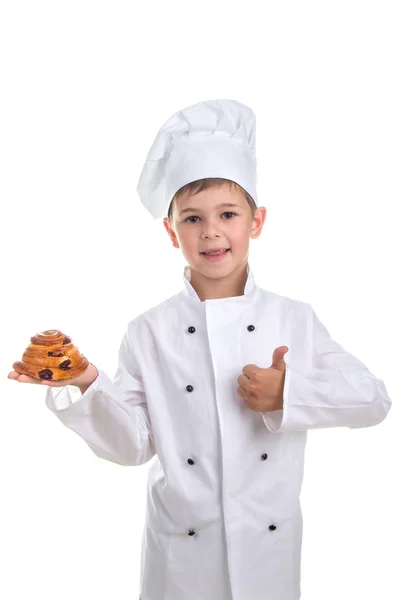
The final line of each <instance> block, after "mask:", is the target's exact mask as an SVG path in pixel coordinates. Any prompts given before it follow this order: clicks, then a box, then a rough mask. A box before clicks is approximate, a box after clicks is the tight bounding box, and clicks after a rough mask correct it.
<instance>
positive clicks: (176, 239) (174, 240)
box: [163, 217, 180, 248]
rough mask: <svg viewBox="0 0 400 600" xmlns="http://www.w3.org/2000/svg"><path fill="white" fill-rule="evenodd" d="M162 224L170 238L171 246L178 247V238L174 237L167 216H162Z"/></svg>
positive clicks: (174, 234)
mask: <svg viewBox="0 0 400 600" xmlns="http://www.w3.org/2000/svg"><path fill="white" fill-rule="evenodd" d="M163 225H164V227H165V229H166V230H167V232H168V235H169V237H170V238H171V241H172V245H173V247H174V248H180V246H179V242H178V238H177V237H176V233H175V231H174V230H173V229H172V226H171V224H170V222H169V219H168V217H164V219H163Z"/></svg>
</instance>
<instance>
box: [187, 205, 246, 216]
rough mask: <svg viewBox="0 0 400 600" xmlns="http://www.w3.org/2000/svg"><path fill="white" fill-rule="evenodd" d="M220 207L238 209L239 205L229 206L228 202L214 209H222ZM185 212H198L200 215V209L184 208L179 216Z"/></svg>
mask: <svg viewBox="0 0 400 600" xmlns="http://www.w3.org/2000/svg"><path fill="white" fill-rule="evenodd" d="M222 207H228V208H233V207H236V208H240V206H239V204H231V203H230V202H224V203H223V204H218V206H217V207H216V208H222ZM187 212H198V213H201V208H184V209H183V210H181V211H180V213H179V216H181V215H183V213H187Z"/></svg>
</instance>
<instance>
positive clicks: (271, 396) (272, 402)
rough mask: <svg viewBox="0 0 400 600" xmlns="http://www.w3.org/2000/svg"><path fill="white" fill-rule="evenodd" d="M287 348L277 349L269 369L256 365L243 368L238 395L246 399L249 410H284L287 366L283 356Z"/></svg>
mask: <svg viewBox="0 0 400 600" xmlns="http://www.w3.org/2000/svg"><path fill="white" fill-rule="evenodd" d="M288 350H289V348H288V347H287V346H279V347H278V348H275V350H274V352H273V354H272V364H271V366H270V367H268V368H267V369H261V368H260V367H257V366H256V365H246V366H245V367H243V375H240V376H239V377H238V383H239V386H240V387H238V389H237V393H238V394H239V396H241V397H242V398H243V399H244V402H245V404H246V406H247V407H248V408H250V409H251V410H255V411H260V412H264V411H273V410H282V409H283V386H284V382H285V373H286V364H285V359H284V358H283V356H284V355H285V354H286V352H288Z"/></svg>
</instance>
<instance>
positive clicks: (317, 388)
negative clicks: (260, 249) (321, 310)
mask: <svg viewBox="0 0 400 600" xmlns="http://www.w3.org/2000/svg"><path fill="white" fill-rule="evenodd" d="M183 281H184V287H183V289H182V291H181V292H180V293H178V294H177V295H174V296H173V297H171V298H169V299H167V300H166V301H164V302H162V303H161V304H159V305H157V306H155V307H153V308H151V309H150V310H148V311H146V312H144V313H142V314H141V315H139V316H138V317H136V318H135V319H133V320H132V321H131V322H129V324H128V326H127V328H126V331H125V332H124V336H123V339H122V342H121V345H120V349H119V362H118V368H117V372H116V375H115V377H114V379H113V380H111V379H110V378H109V377H108V375H107V374H106V373H105V372H104V371H102V370H99V375H98V378H97V379H96V380H95V381H94V382H93V384H92V385H91V386H90V387H89V388H88V390H87V391H86V392H85V393H84V394H83V395H81V396H79V398H78V399H76V400H74V398H73V393H72V389H71V386H68V385H67V386H64V387H61V388H51V387H49V388H48V389H47V392H46V404H47V406H48V408H49V409H50V410H51V411H53V412H54V413H55V415H56V416H57V417H58V419H59V420H60V421H61V422H62V423H63V424H64V425H66V426H67V427H69V428H70V429H71V430H73V431H75V432H76V433H77V434H78V435H79V436H80V437H81V438H83V440H84V441H85V442H86V443H87V444H88V446H89V447H90V448H91V450H92V451H93V452H94V453H95V454H96V455H97V456H99V457H100V458H103V459H106V460H109V461H112V462H114V463H118V464H121V465H127V466H129V465H131V466H135V465H142V464H144V463H146V462H148V461H149V460H150V459H151V458H153V457H155V460H154V462H153V464H152V465H151V467H150V468H149V472H148V486H147V508H146V518H145V525H144V529H143V535H142V558H141V574H140V592H139V595H140V598H141V600H298V599H299V598H300V595H301V586H300V572H301V544H302V529H303V521H302V511H301V507H300V501H299V497H300V491H301V486H302V480H303V467H304V452H305V444H306V437H307V431H308V430H309V429H318V428H323V427H350V428H358V427H370V426H373V425H376V424H378V423H380V422H381V421H382V420H383V419H384V418H385V417H386V415H387V413H388V412H389V409H390V406H391V399H390V398H389V397H388V394H387V391H386V388H385V385H384V383H383V382H382V381H381V380H379V379H377V378H376V377H375V376H374V375H373V374H372V373H371V372H370V371H369V370H368V369H367V367H366V366H365V365H364V364H363V363H362V362H360V361H359V360H358V359H357V358H355V357H354V356H352V355H351V354H350V353H349V352H347V351H346V350H344V349H343V348H342V347H341V346H340V345H339V344H338V343H337V342H335V341H333V339H332V338H331V337H330V335H329V333H328V331H327V329H326V328H325V327H324V325H323V324H322V323H321V322H320V320H319V319H318V318H317V316H316V314H315V312H314V310H313V309H312V307H311V305H310V304H308V303H305V302H302V301H297V300H293V299H290V298H287V297H285V296H281V295H278V294H275V293H273V292H271V291H267V290H265V289H262V288H260V287H259V286H257V285H256V283H255V279H254V276H253V273H252V271H251V269H250V267H249V266H248V267H247V281H246V285H245V289H244V294H243V295H241V296H234V297H229V298H216V299H209V300H205V301H200V299H199V297H198V295H197V294H196V292H195V290H194V288H193V287H192V285H191V284H190V267H188V266H186V267H185V268H184V278H183ZM283 345H285V346H287V347H288V348H289V351H288V352H287V353H286V354H285V356H284V360H285V364H286V375H285V380H284V390H283V410H276V411H272V412H257V411H253V410H251V409H250V408H248V407H247V406H246V405H245V403H244V402H243V399H242V398H241V397H240V396H239V395H238V393H237V388H238V381H237V378H238V377H239V375H241V374H242V369H243V367H244V366H245V365H248V364H255V365H257V366H258V367H261V368H267V367H270V366H271V360H272V354H273V351H274V350H275V348H277V347H278V346H283ZM73 389H74V390H75V391H77V388H73Z"/></svg>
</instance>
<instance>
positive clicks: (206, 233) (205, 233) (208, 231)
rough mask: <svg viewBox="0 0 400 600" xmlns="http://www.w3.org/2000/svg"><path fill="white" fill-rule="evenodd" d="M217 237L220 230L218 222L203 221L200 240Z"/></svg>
mask: <svg viewBox="0 0 400 600" xmlns="http://www.w3.org/2000/svg"><path fill="white" fill-rule="evenodd" d="M219 236H220V229H219V224H218V222H217V221H216V220H212V221H211V220H210V221H204V225H203V230H202V232H201V238H202V239H203V240H205V239H208V238H218V237H219Z"/></svg>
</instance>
